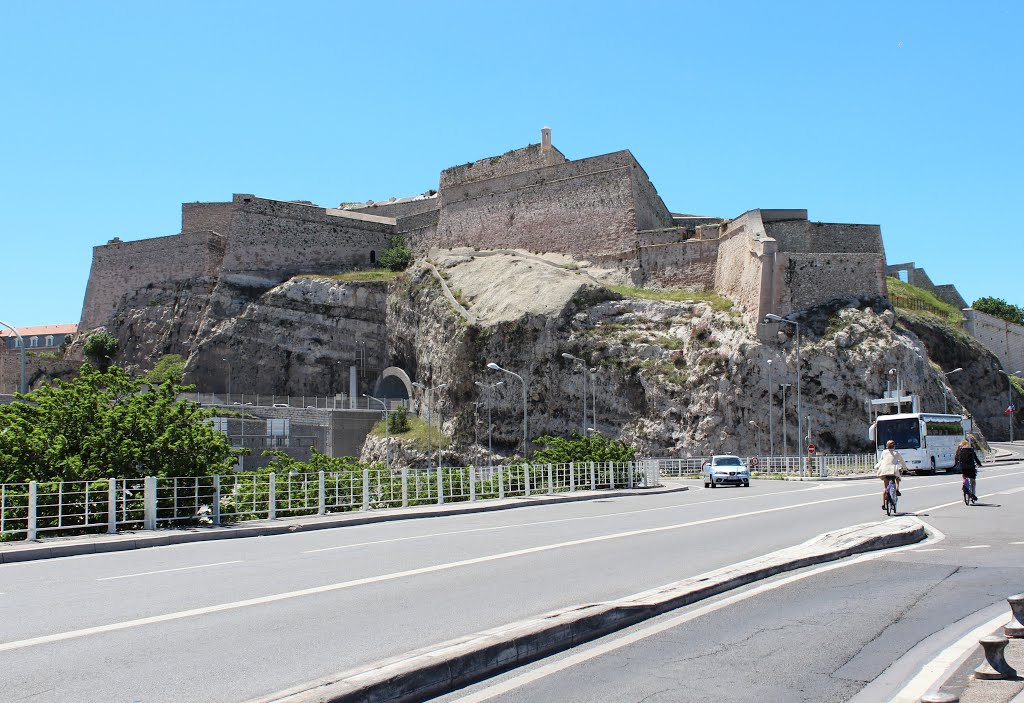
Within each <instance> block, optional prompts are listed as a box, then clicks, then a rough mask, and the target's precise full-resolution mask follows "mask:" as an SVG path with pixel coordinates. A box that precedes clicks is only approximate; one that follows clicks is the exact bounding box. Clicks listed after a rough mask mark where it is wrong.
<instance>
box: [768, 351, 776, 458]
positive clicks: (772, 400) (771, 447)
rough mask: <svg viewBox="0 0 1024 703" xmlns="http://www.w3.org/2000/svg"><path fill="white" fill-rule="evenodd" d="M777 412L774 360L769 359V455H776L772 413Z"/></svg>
mask: <svg viewBox="0 0 1024 703" xmlns="http://www.w3.org/2000/svg"><path fill="white" fill-rule="evenodd" d="M774 414H775V391H774V390H773V389H772V360H771V359H769V360H768V456H770V457H772V458H774V457H775V428H774V427H773V426H772V415H774Z"/></svg>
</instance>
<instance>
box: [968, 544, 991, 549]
mask: <svg viewBox="0 0 1024 703" xmlns="http://www.w3.org/2000/svg"><path fill="white" fill-rule="evenodd" d="M991 546H992V545H991V544H972V545H971V546H969V547H964V549H988V548H989V547H991Z"/></svg>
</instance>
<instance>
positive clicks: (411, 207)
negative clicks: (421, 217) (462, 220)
mask: <svg viewBox="0 0 1024 703" xmlns="http://www.w3.org/2000/svg"><path fill="white" fill-rule="evenodd" d="M348 209H349V210H350V211H351V212H361V213H365V214H367V215H379V216H381V217H394V218H399V219H400V218H404V217H411V216H413V215H418V214H420V213H422V212H428V211H430V210H437V195H436V194H434V195H432V196H429V197H425V198H400V199H398V200H396V201H389V200H386V201H384V202H380V203H374V204H373V205H365V206H363V207H353V208H348Z"/></svg>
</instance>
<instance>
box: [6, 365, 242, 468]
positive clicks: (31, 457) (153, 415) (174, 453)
mask: <svg viewBox="0 0 1024 703" xmlns="http://www.w3.org/2000/svg"><path fill="white" fill-rule="evenodd" d="M188 389H189V387H184V386H180V385H179V384H178V383H177V382H176V381H175V380H174V379H168V380H166V381H164V383H163V384H161V385H160V386H155V387H150V388H149V389H148V390H143V384H142V382H141V381H140V380H137V379H133V378H131V377H129V376H128V375H127V374H125V372H124V371H122V370H121V369H120V368H118V367H116V366H113V367H111V368H110V369H108V370H107V371H99V370H97V369H95V368H93V367H92V366H90V365H89V364H83V365H82V368H81V369H80V371H79V375H78V376H77V377H76V378H74V379H72V380H70V381H60V380H58V381H56V382H55V383H54V384H53V385H45V386H42V387H41V388H39V389H37V390H35V391H32V392H31V393H27V394H25V395H20V394H19V395H18V396H17V398H18V401H20V402H14V403H10V404H8V405H3V406H0V427H7V428H8V430H7V431H6V432H4V433H3V434H0V482H2V483H12V482H22V481H28V480H39V481H48V480H54V481H92V480H96V479H101V478H109V477H117V478H137V477H141V476H145V475H152V476H200V475H205V474H213V473H222V472H226V471H230V470H231V468H232V467H233V466H234V464H235V462H236V458H237V456H238V454H239V453H240V451H239V450H233V449H231V446H230V444H229V443H228V439H227V437H226V436H224V434H222V433H220V432H217V431H216V430H214V429H213V425H212V423H211V422H210V418H211V417H212V415H213V411H212V410H203V409H202V408H200V407H199V406H198V405H196V404H195V403H193V402H191V401H188V400H179V398H178V396H179V394H180V393H182V392H183V391H187V390H188Z"/></svg>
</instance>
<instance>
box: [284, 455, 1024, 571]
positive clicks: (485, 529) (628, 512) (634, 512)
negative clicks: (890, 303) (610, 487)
mask: <svg viewBox="0 0 1024 703" xmlns="http://www.w3.org/2000/svg"><path fill="white" fill-rule="evenodd" d="M1020 473H1024V472H1017V473H1014V474H1007V475H1009V476H1016V475H1018V474H1020ZM1000 478H1002V476H1000ZM954 484H956V485H959V481H944V482H942V483H933V484H928V485H924V486H907V487H905V488H904V490H908V491H913V490H922V489H925V488H935V487H940V486H949V485H954ZM825 486H826V484H819V485H817V486H809V487H807V488H802V489H798V490H795V491H779V492H773V493H769V494H767V496H768V497H772V498H774V497H775V496H783V497H786V496H792V495H797V494H798V493H802V492H805V491H813V490H817V489H819V488H824V487H825ZM828 487H829V488H831V487H832V486H828ZM836 488H845V486H836ZM694 490H695V491H697V490H701V491H703V490H711V489H706V488H698V489H694ZM879 492H881V491H879ZM765 496H766V494H761V493H755V494H747V495H742V496H734V497H732V498H720V499H716V500H704V501H698V502H695V503H674V504H672V505H663V506H659V507H657V508H642V509H640V510H625V511H620V512H617V513H603V514H601V515H581V516H579V517H570V518H558V519H556V520H540V521H537V522H520V523H514V524H511V525H494V526H490V527H472V528H468V529H465V530H448V531H444V532H429V533H426V534H421V535H408V536H405V537H392V538H389V539H379V540H371V541H367V542H355V543H352V544H338V545H334V546H331V547H320V548H317V549H307V550H305V551H303V552H302V553H303V554H319V553H321V552H333V551H337V550H339V549H352V548H354V547H370V546H374V545H378V544H392V543H395V542H406V541H412V540H419V539H430V538H433V537H450V536H452V535H463V534H472V533H476V532H493V531H497V530H509V529H513V528H517V527H534V526H539V525H553V524H556V523H563V522H577V521H581V520H598V519H602V518H608V517H620V516H623V515H639V514H642V513H653V512H658V511H661V510H676V509H678V508H691V507H696V506H699V505H712V504H715V503H725V502H729V501H735V500H748V499H752V498H759V497H765ZM851 497H852V498H860V497H863V494H857V495H855V496H844V497H843V498H842V499H846V498H851ZM836 500H839V499H836ZM958 502H959V501H954V502H952V503H945V504H943V505H940V506H936V507H934V508H926V509H925V510H937V509H938V508H944V507H947V506H949V505H956V504H957V503H958ZM814 504H815V503H802V504H801V505H814ZM921 512H924V511H921Z"/></svg>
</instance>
